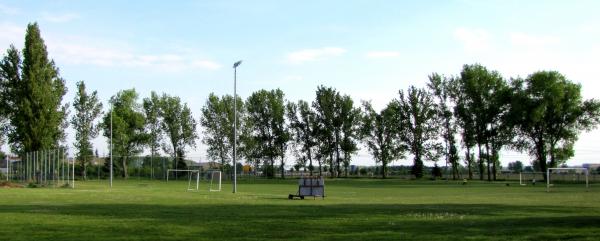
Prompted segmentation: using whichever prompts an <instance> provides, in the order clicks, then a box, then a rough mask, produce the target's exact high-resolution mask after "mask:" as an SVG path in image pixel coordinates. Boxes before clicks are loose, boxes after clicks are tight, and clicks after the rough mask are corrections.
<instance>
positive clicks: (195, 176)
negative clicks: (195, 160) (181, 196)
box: [167, 169, 200, 191]
mask: <svg viewBox="0 0 600 241" xmlns="http://www.w3.org/2000/svg"><path fill="white" fill-rule="evenodd" d="M171 172H173V173H175V172H182V173H187V174H188V187H187V190H188V191H192V190H196V191H198V189H199V187H200V170H181V169H168V170H167V182H169V174H170V173H171ZM194 183H195V184H196V185H195V187H194Z"/></svg>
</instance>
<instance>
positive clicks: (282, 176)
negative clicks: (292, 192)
mask: <svg viewBox="0 0 600 241" xmlns="http://www.w3.org/2000/svg"><path fill="white" fill-rule="evenodd" d="M283 164H284V163H283V156H281V168H280V169H281V179H285V167H284V165H283Z"/></svg>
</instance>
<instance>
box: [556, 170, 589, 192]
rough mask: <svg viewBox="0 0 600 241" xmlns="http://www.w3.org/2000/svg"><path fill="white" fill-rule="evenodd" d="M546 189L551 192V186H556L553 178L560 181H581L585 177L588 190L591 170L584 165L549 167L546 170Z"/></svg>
mask: <svg viewBox="0 0 600 241" xmlns="http://www.w3.org/2000/svg"><path fill="white" fill-rule="evenodd" d="M546 176H547V178H546V191H547V192H550V187H552V186H554V184H552V180H555V181H558V180H561V181H570V182H581V181H583V180H582V179H584V178H585V188H586V190H587V189H589V188H590V182H589V170H588V169H587V168H583V167H560V168H548V170H546Z"/></svg>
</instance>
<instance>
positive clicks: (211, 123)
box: [200, 93, 249, 167]
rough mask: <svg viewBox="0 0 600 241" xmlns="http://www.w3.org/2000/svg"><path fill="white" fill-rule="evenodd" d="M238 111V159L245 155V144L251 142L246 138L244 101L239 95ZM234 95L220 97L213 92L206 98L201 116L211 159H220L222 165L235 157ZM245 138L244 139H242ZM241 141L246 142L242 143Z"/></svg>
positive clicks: (205, 142)
mask: <svg viewBox="0 0 600 241" xmlns="http://www.w3.org/2000/svg"><path fill="white" fill-rule="evenodd" d="M237 98H238V99H237V101H236V104H237V111H238V121H237V125H238V131H239V132H241V135H239V137H238V146H237V148H238V151H237V158H238V160H239V159H241V158H242V157H243V156H244V153H246V152H245V151H244V146H245V144H249V143H248V141H247V140H246V139H245V138H244V134H243V133H245V131H244V129H245V125H244V123H243V120H244V118H245V110H244V102H243V101H242V99H241V98H240V97H239V96H238V97H237ZM233 102H234V101H233V97H232V96H230V95H225V96H223V97H222V98H219V97H218V96H216V95H215V94H213V93H211V94H210V95H209V96H208V99H207V100H206V104H205V105H204V107H202V115H201V117H200V125H202V127H203V128H204V138H203V139H202V142H203V143H204V144H205V145H207V146H208V150H207V152H208V157H209V158H210V159H211V160H214V161H219V162H220V163H221V167H224V166H225V165H226V164H230V162H231V159H232V157H233V142H234V126H233V122H234V111H233V109H234V108H233ZM242 140H244V141H242ZM240 143H244V144H243V145H240Z"/></svg>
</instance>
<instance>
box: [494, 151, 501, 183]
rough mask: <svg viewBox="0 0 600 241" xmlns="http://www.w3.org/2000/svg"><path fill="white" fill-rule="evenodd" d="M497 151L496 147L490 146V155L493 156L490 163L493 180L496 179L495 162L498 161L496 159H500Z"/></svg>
mask: <svg viewBox="0 0 600 241" xmlns="http://www.w3.org/2000/svg"><path fill="white" fill-rule="evenodd" d="M498 152H499V151H498V149H497V148H494V147H492V157H493V158H492V161H493V163H492V175H493V179H494V181H496V172H497V169H496V162H498V160H499V159H500V158H499V156H498V155H499V154H498Z"/></svg>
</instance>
